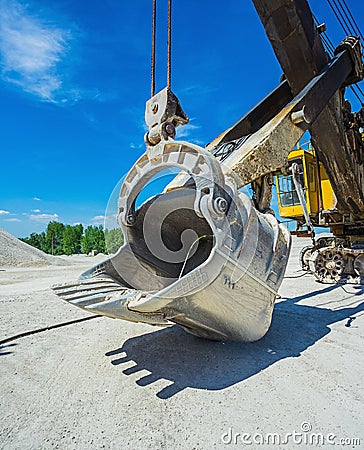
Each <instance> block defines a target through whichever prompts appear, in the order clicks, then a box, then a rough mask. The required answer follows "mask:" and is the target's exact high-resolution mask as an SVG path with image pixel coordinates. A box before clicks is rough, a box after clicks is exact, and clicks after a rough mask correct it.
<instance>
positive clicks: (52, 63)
mask: <svg viewBox="0 0 364 450" xmlns="http://www.w3.org/2000/svg"><path fill="white" fill-rule="evenodd" d="M71 39H72V34H71V31H70V30H68V29H65V28H62V27H60V26H56V25H55V24H54V23H51V22H50V21H48V20H47V19H45V18H41V17H38V16H36V15H33V14H31V13H30V12H29V10H28V4H24V5H23V4H21V3H20V2H18V1H17V0H2V1H1V2H0V55H1V76H2V78H3V79H4V80H5V81H7V82H9V83H12V84H15V85H17V86H19V87H20V88H21V89H23V90H24V91H25V92H29V93H31V94H34V95H36V96H37V97H38V98H39V99H40V100H42V101H45V102H52V103H64V102H67V101H68V100H69V99H71V100H75V99H76V100H77V98H76V97H78V96H79V93H78V91H77V90H75V89H67V87H65V85H64V77H63V75H61V68H60V67H59V66H60V64H61V63H62V61H63V60H64V59H65V57H66V55H67V52H68V50H69V42H70V40H71ZM65 97H66V98H65Z"/></svg>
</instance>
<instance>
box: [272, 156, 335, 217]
mask: <svg viewBox="0 0 364 450" xmlns="http://www.w3.org/2000/svg"><path fill="white" fill-rule="evenodd" d="M288 161H289V163H297V164H298V166H299V169H300V178H301V184H302V187H303V189H304V192H305V197H306V203H307V209H308V212H309V214H310V216H312V218H314V217H316V216H317V215H318V214H319V212H320V211H322V210H332V209H334V208H335V203H336V198H335V194H334V192H333V189H332V186H331V183H330V181H329V179H328V176H327V174H326V171H325V169H324V167H323V165H322V164H321V163H318V161H317V159H316V155H315V152H314V149H313V148H312V147H309V149H308V150H305V149H302V148H297V149H295V150H292V152H291V153H290V155H289V157H288ZM318 165H319V170H320V171H319V170H318ZM276 187H277V193H278V208H279V215H280V216H281V217H284V218H290V219H294V220H299V219H303V210H302V207H301V205H300V202H299V199H298V195H297V192H296V189H295V187H294V183H293V179H292V175H283V174H280V175H278V176H277V177H276Z"/></svg>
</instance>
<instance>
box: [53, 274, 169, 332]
mask: <svg viewBox="0 0 364 450" xmlns="http://www.w3.org/2000/svg"><path fill="white" fill-rule="evenodd" d="M52 289H53V291H54V292H55V293H56V294H57V295H58V296H59V297H60V298H61V299H62V300H65V301H66V302H68V303H70V304H71V305H74V306H78V307H79V308H82V309H84V310H85V311H88V312H90V313H94V314H101V315H104V316H108V317H114V318H115V317H118V318H122V319H125V320H129V321H132V322H147V323H149V324H152V325H166V324H168V321H167V320H165V319H164V317H163V315H162V314H144V313H138V312H136V311H131V310H129V309H128V307H127V304H128V303H129V301H130V300H135V299H137V298H141V297H143V296H144V293H143V291H140V290H135V289H129V288H127V287H125V286H123V285H122V284H120V283H118V282H117V281H115V280H113V279H112V278H107V277H102V278H101V277H100V278H99V279H96V278H95V277H93V278H89V279H87V278H80V279H79V280H77V281H72V282H70V283H67V284H63V285H60V286H52Z"/></svg>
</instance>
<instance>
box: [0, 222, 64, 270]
mask: <svg viewBox="0 0 364 450" xmlns="http://www.w3.org/2000/svg"><path fill="white" fill-rule="evenodd" d="M68 264H69V262H68V261H66V260H64V259H63V258H61V257H59V256H52V255H47V254H46V253H44V252H42V251H41V250H39V249H37V248H34V247H32V246H31V245H28V244H26V243H25V242H23V241H21V240H20V239H17V238H16V237H15V236H13V235H12V234H10V233H8V232H7V231H5V230H3V229H0V267H1V266H3V267H34V266H49V265H57V266H65V265H68Z"/></svg>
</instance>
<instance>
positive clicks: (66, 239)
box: [62, 224, 83, 255]
mask: <svg viewBox="0 0 364 450" xmlns="http://www.w3.org/2000/svg"><path fill="white" fill-rule="evenodd" d="M82 233H83V226H82V225H81V224H78V225H74V226H72V225H66V226H65V227H64V230H63V235H62V250H63V253H64V254H65V255H72V254H75V253H81V239H82Z"/></svg>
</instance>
